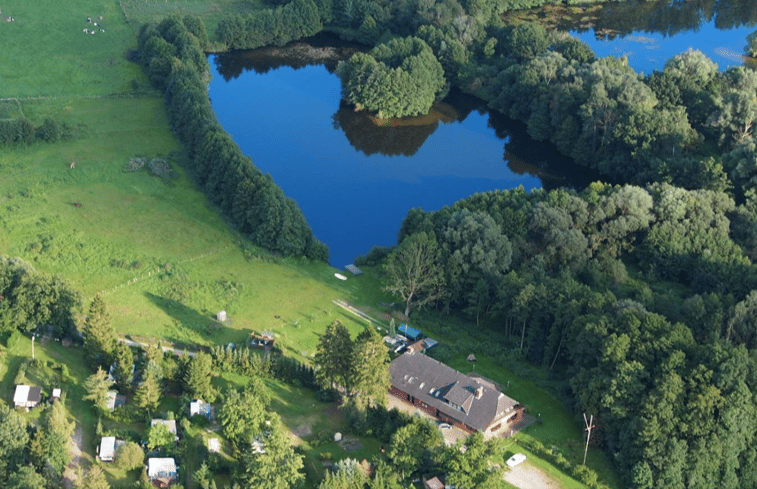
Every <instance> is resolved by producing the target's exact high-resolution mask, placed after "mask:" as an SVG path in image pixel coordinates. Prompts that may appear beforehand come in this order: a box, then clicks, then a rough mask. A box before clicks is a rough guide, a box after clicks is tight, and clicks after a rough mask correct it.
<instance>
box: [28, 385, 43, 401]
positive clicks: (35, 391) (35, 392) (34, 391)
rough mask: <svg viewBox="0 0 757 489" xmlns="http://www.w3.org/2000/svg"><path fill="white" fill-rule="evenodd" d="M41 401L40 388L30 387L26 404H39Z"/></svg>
mask: <svg viewBox="0 0 757 489" xmlns="http://www.w3.org/2000/svg"><path fill="white" fill-rule="evenodd" d="M41 400H42V387H30V388H29V396H28V397H27V398H26V402H37V403H38V402H40V401H41Z"/></svg>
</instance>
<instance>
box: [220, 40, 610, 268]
mask: <svg viewBox="0 0 757 489" xmlns="http://www.w3.org/2000/svg"><path fill="white" fill-rule="evenodd" d="M315 44H317V43H315ZM313 49H314V48H313V47H312V45H310V44H304V43H295V44H294V45H292V46H290V47H289V48H288V49H286V50H282V49H281V48H264V49H261V50H256V51H250V52H237V53H231V54H224V55H218V56H213V58H212V59H211V66H212V70H213V80H212V81H211V83H210V98H211V100H212V104H213V108H214V110H215V112H216V114H217V116H218V119H219V121H220V123H221V124H222V125H223V127H224V128H225V129H226V130H227V131H228V132H229V133H230V134H231V136H232V137H233V138H234V140H235V141H236V142H237V144H239V145H240V147H241V148H242V150H243V151H244V153H245V154H249V155H251V156H252V159H253V161H254V163H255V165H257V166H258V167H259V168H260V169H261V170H262V171H263V172H267V173H270V174H271V176H272V177H273V179H274V180H275V181H276V183H277V184H278V185H280V186H281V187H282V188H283V189H284V192H285V193H286V194H287V195H288V196H290V197H292V198H293V199H294V200H295V201H297V203H298V204H299V206H300V208H301V209H302V210H303V212H304V214H305V217H306V218H307V220H308V222H309V224H310V225H311V227H312V228H313V231H314V233H315V235H316V236H317V237H318V238H319V239H320V240H321V241H323V242H325V243H326V244H327V245H328V246H329V248H330V249H331V264H332V265H334V266H336V267H342V266H344V265H346V264H348V263H351V262H352V261H353V260H354V259H355V257H357V256H358V255H360V254H364V253H366V252H368V250H370V248H371V247H372V246H374V245H383V246H391V245H394V244H396V239H397V232H398V231H399V228H400V225H401V223H402V219H403V218H404V217H405V215H406V214H407V212H408V210H409V209H411V208H414V207H420V208H423V209H425V210H428V211H431V210H436V209H439V208H441V207H443V206H445V205H450V204H452V203H454V202H456V201H457V200H460V199H462V198H464V197H467V196H469V195H471V194H473V193H476V192H484V191H488V190H494V189H509V188H514V187H517V186H519V185H522V186H523V187H525V188H526V189H527V190H531V189H533V188H539V187H545V188H555V187H559V186H564V185H568V186H577V187H581V186H584V185H586V184H587V183H588V182H590V181H591V180H593V179H597V177H596V175H594V174H590V172H589V171H588V170H586V169H585V168H582V167H578V166H576V165H574V164H573V163H572V162H571V161H570V160H569V159H567V158H565V157H563V156H561V155H560V154H559V153H557V152H556V151H554V150H553V149H552V148H551V147H550V146H548V145H546V144H544V143H540V142H536V141H534V140H532V139H531V138H529V137H528V135H527V134H526V133H525V130H524V128H523V126H522V125H521V124H518V123H514V122H512V121H510V120H508V119H506V118H504V117H502V116H500V115H498V114H490V113H489V112H488V111H487V110H486V107H485V105H484V104H483V103H482V102H481V101H480V100H478V99H476V98H474V97H470V96H467V95H465V94H462V93H460V92H458V91H455V90H453V91H451V92H450V94H449V96H448V97H447V98H446V99H445V100H444V101H443V102H441V103H439V104H436V105H435V106H434V107H433V108H432V111H431V113H430V114H429V115H428V116H426V117H423V118H419V119H410V120H391V121H383V122H382V121H376V120H374V119H372V118H370V117H369V116H367V115H365V114H361V113H355V112H354V111H353V109H352V108H351V107H348V106H347V105H345V104H343V103H342V102H341V84H340V82H339V79H338V78H337V76H336V75H335V74H333V69H334V66H335V64H336V60H337V59H338V58H340V57H344V56H346V55H348V54H349V53H348V52H345V51H343V49H344V48H340V49H335V48H323V49H318V50H315V51H314V50H313ZM293 53H294V54H293ZM297 53H305V54H307V57H308V58H309V59H310V61H303V58H301V57H299V56H298V55H297ZM312 58H316V59H317V60H318V62H319V64H309V63H311V62H312Z"/></svg>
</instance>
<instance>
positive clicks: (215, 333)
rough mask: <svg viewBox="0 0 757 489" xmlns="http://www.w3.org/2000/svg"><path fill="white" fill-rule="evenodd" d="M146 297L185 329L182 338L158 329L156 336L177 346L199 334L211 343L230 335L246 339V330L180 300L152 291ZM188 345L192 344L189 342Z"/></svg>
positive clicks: (184, 343)
mask: <svg viewBox="0 0 757 489" xmlns="http://www.w3.org/2000/svg"><path fill="white" fill-rule="evenodd" d="M145 297H147V298H148V299H149V300H150V301H151V302H152V303H153V304H155V305H156V306H158V307H159V308H160V309H162V310H163V312H165V313H166V314H167V315H169V316H170V317H171V318H173V320H174V324H175V325H176V327H177V328H180V329H181V330H183V331H182V333H185V334H186V337H181V338H180V337H176V336H174V335H171V334H170V333H168V334H167V332H165V331H161V332H160V333H158V331H156V336H159V337H161V338H163V339H166V340H168V341H170V342H172V343H174V344H176V345H177V346H178V345H187V344H188V339H187V338H191V337H198V336H199V337H201V338H202V339H204V340H206V341H209V342H211V343H216V342H218V341H219V340H220V339H222V338H229V336H240V337H241V336H244V339H245V340H246V335H245V332H244V331H242V330H233V329H231V328H228V327H226V326H224V325H223V324H222V323H220V322H218V321H216V320H215V319H213V318H212V317H210V316H206V315H204V314H201V313H200V312H198V311H197V310H195V309H192V308H191V307H188V306H186V305H184V304H182V303H181V302H179V301H176V300H174V299H168V298H166V297H161V296H159V295H155V294H152V293H150V292H145ZM188 346H192V345H191V344H189V345H188Z"/></svg>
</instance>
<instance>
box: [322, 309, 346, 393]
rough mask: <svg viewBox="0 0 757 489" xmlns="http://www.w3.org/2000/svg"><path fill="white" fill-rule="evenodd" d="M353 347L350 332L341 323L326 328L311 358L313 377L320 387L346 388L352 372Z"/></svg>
mask: <svg viewBox="0 0 757 489" xmlns="http://www.w3.org/2000/svg"><path fill="white" fill-rule="evenodd" d="M353 346H354V345H353V343H352V340H351V339H350V332H349V331H348V330H347V328H345V327H344V325H342V323H340V322H339V321H334V322H333V323H331V324H329V325H328V326H327V327H326V331H325V332H324V333H323V334H322V335H321V338H320V339H319V342H318V349H317V351H316V353H315V357H314V358H313V363H314V365H315V366H316V371H315V376H316V379H317V380H318V383H319V384H320V385H321V386H322V387H324V388H329V389H333V388H336V387H344V388H347V387H348V381H349V379H350V378H351V371H352V349H353Z"/></svg>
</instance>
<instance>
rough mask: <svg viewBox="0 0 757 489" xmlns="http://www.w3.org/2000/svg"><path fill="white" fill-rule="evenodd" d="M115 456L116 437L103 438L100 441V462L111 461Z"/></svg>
mask: <svg viewBox="0 0 757 489" xmlns="http://www.w3.org/2000/svg"><path fill="white" fill-rule="evenodd" d="M115 455H116V437H115V436H103V437H102V440H100V460H103V461H105V462H107V461H110V460H113V457H115Z"/></svg>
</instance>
